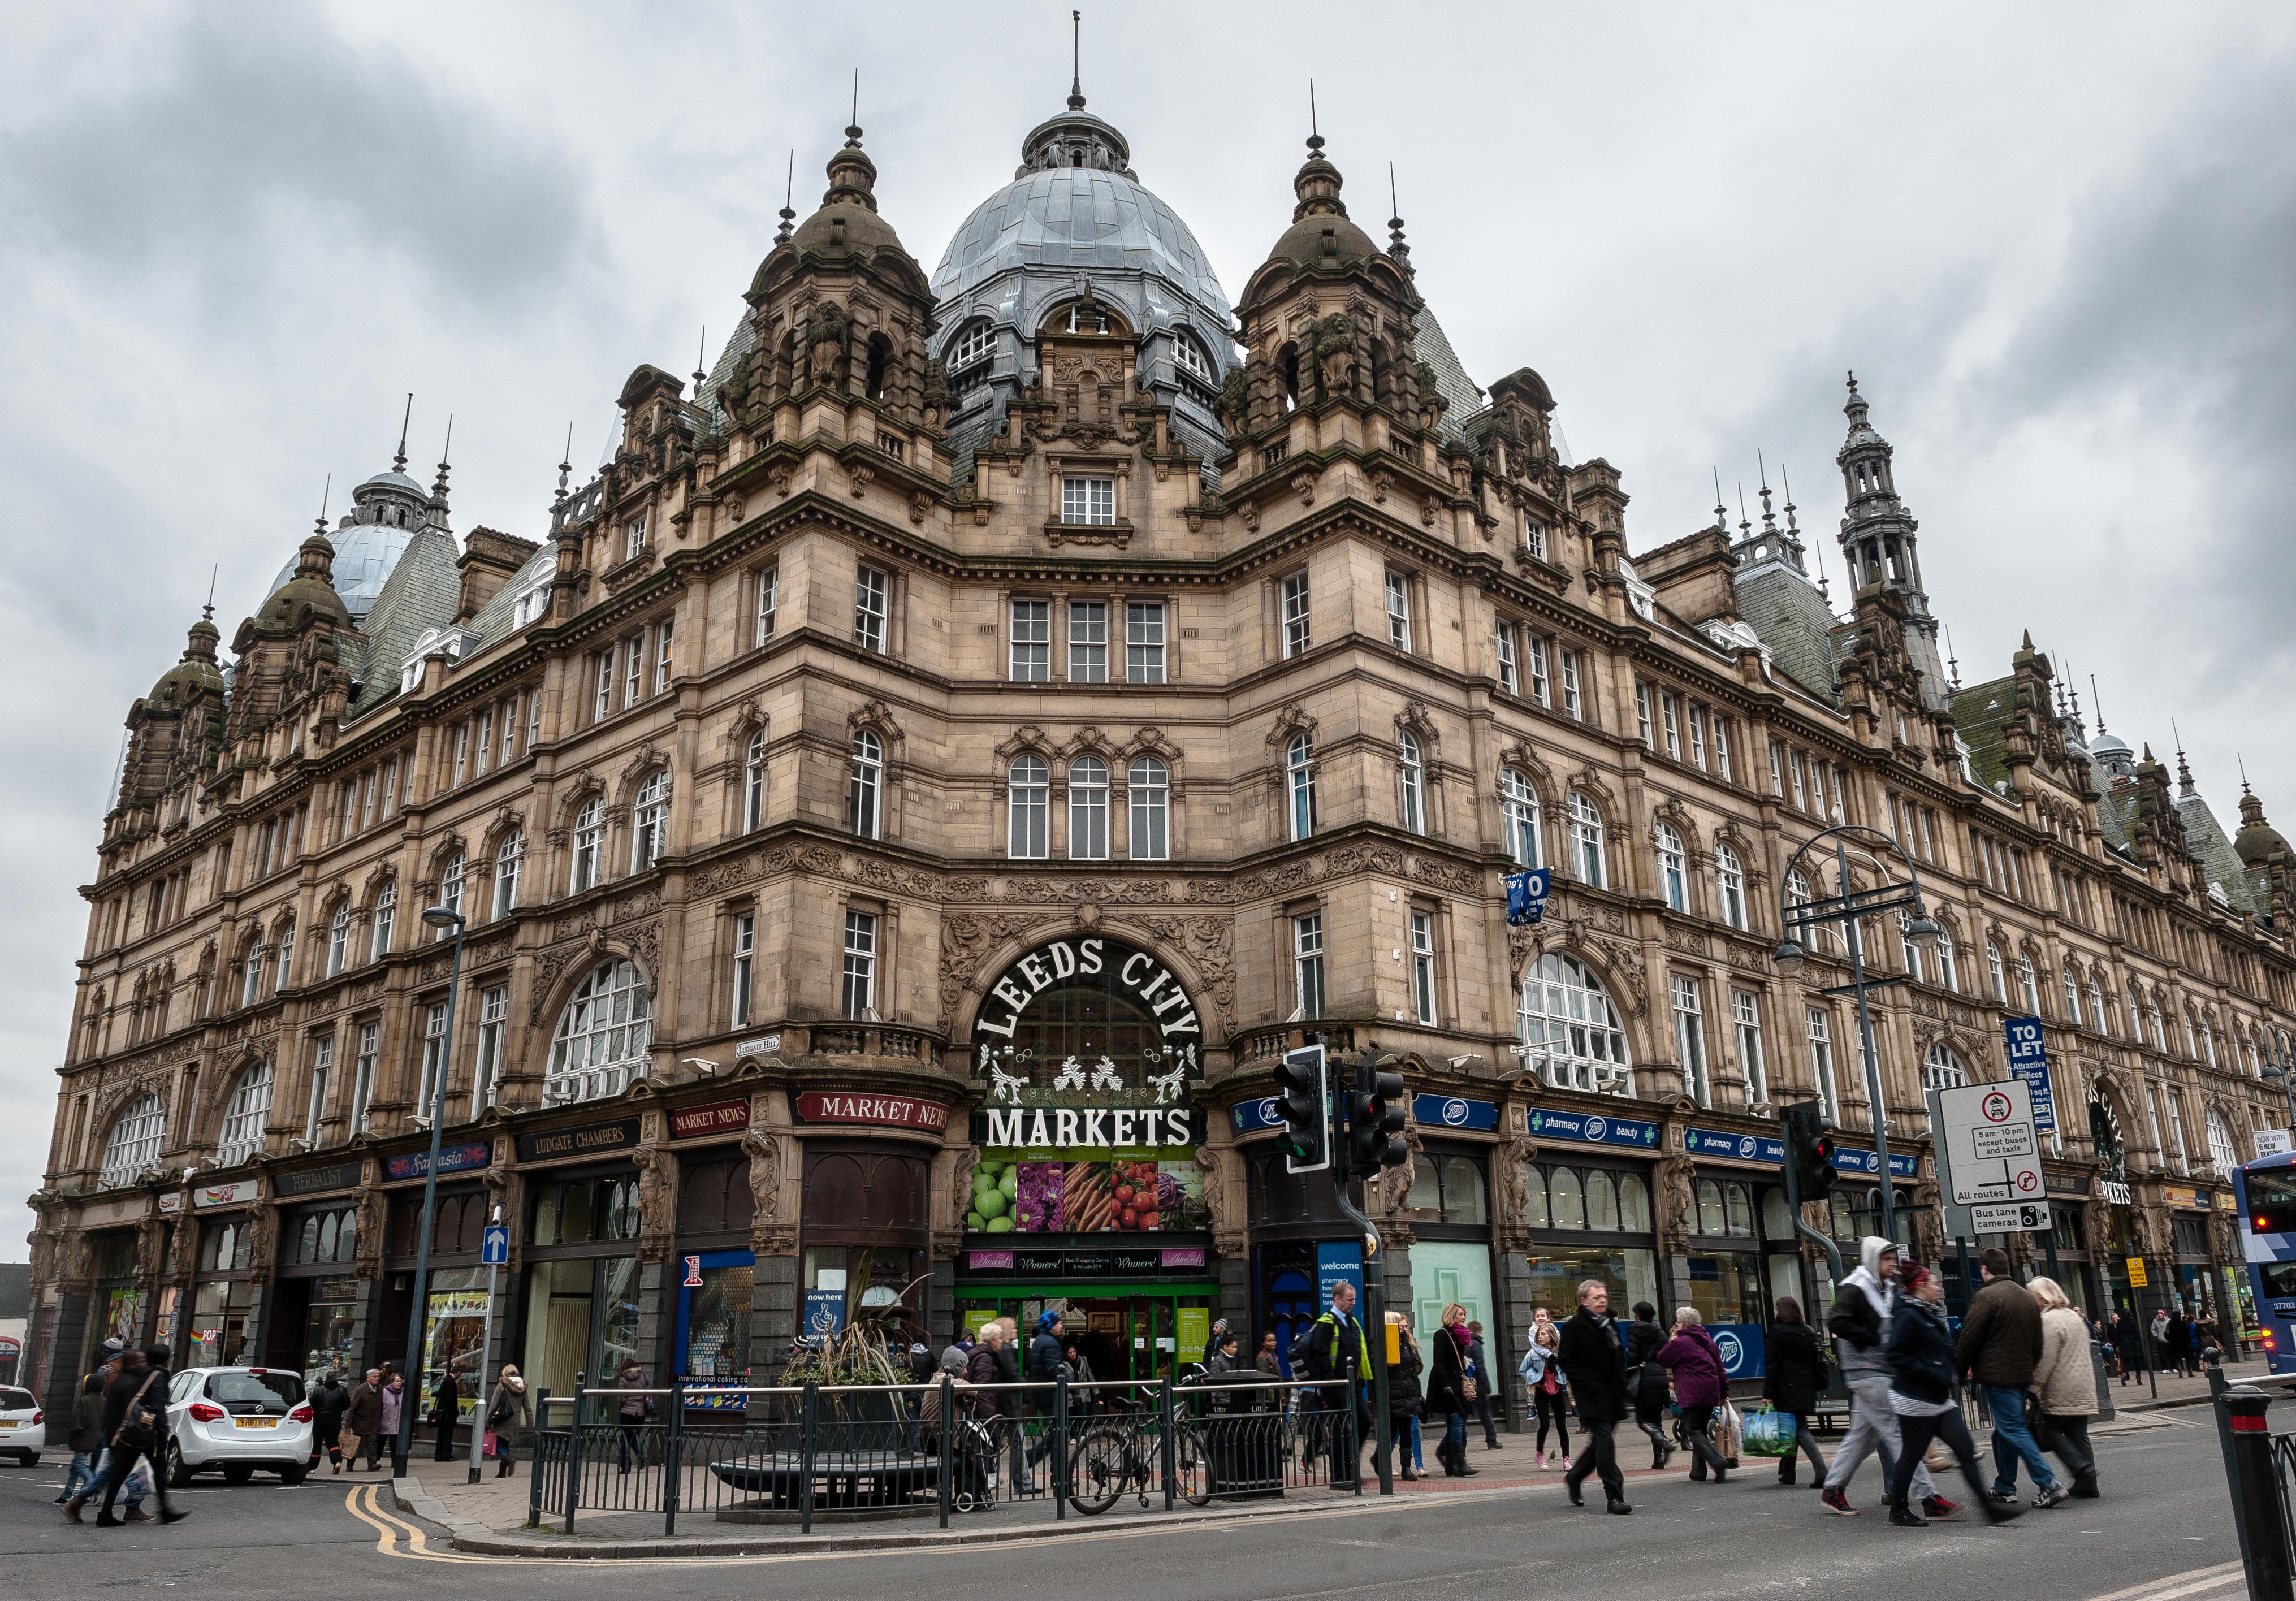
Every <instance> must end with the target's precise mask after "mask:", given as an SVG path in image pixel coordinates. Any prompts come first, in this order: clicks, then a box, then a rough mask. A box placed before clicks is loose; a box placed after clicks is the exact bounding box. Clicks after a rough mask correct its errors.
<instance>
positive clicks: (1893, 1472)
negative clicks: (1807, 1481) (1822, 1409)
mask: <svg viewBox="0 0 2296 1601" xmlns="http://www.w3.org/2000/svg"><path fill="white" fill-rule="evenodd" d="M1845 1376H1846V1378H1847V1381H1848V1383H1849V1399H1850V1402H1851V1405H1850V1409H1849V1433H1847V1434H1844V1435H1843V1436H1842V1437H1841V1449H1839V1450H1837V1451H1835V1452H1834V1453H1833V1466H1832V1467H1830V1468H1828V1469H1827V1470H1826V1474H1825V1487H1826V1488H1827V1489H1828V1490H1840V1489H1841V1488H1843V1487H1844V1486H1845V1485H1847V1484H1848V1483H1849V1479H1850V1475H1851V1474H1855V1473H1856V1472H1857V1465H1858V1464H1859V1463H1861V1462H1863V1461H1865V1460H1866V1457H1867V1456H1868V1455H1870V1454H1872V1453H1874V1452H1876V1451H1878V1452H1879V1453H1881V1457H1882V1482H1883V1483H1884V1484H1887V1483H1889V1482H1891V1481H1892V1480H1894V1479H1895V1478H1896V1477H1897V1473H1898V1449H1899V1448H1898V1415H1897V1413H1895V1412H1894V1411H1892V1410H1891V1409H1890V1375H1888V1374H1886V1373H1874V1372H1872V1371H1870V1370H1869V1371H1866V1372H1864V1373H1858V1374H1854V1375H1845ZM1926 1438H1927V1436H1924V1439H1926ZM1914 1494H1915V1495H1916V1496H1918V1497H1920V1498H1922V1499H1923V1500H1927V1499H1929V1498H1930V1497H1931V1496H1933V1495H1935V1494H1937V1485H1936V1484H1935V1483H1934V1482H1931V1478H1930V1470H1929V1469H1928V1468H1927V1467H1926V1466H1923V1463H1922V1460H1921V1455H1920V1453H1919V1452H1915V1456H1914Z"/></svg>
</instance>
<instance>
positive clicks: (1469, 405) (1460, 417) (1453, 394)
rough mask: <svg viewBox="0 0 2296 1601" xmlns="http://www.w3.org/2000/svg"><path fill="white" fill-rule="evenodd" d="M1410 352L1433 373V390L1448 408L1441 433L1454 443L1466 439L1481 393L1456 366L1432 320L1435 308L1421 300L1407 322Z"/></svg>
mask: <svg viewBox="0 0 2296 1601" xmlns="http://www.w3.org/2000/svg"><path fill="white" fill-rule="evenodd" d="M1411 329H1412V341H1411V342H1412V348H1413V349H1415V350H1417V351H1418V353H1419V359H1420V360H1422V361H1423V362H1425V363H1426V364H1427V365H1429V366H1431V367H1433V368H1434V369H1435V389H1436V391H1437V392H1438V393H1439V394H1440V395H1441V396H1442V397H1443V398H1445V399H1446V400H1448V401H1449V402H1450V403H1451V405H1450V407H1449V409H1447V411H1445V412H1444V414H1443V427H1442V433H1443V437H1444V438H1445V439H1449V440H1452V441H1454V442H1456V441H1457V440H1460V439H1465V438H1466V437H1467V425H1468V424H1469V423H1472V422H1473V421H1474V419H1475V418H1476V416H1477V415H1479V414H1480V412H1481V411H1482V409H1483V391H1482V390H1480V388H1478V387H1477V386H1476V383H1475V381H1474V380H1473V379H1472V378H1470V377H1468V376H1467V369H1466V368H1465V367H1464V366H1463V365H1461V364H1460V361H1459V353H1458V352H1457V351H1456V350H1454V349H1451V336H1450V335H1449V334H1447V333H1444V332H1443V324H1441V323H1439V322H1437V321H1436V320H1435V308H1433V307H1432V306H1430V305H1428V304H1427V303H1426V302H1425V301H1424V300H1423V301H1421V302H1420V304H1419V309H1418V310H1417V311H1416V312H1415V313H1414V314H1413V316H1412V318H1411Z"/></svg>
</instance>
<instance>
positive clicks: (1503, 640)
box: [1493, 617, 1522, 695]
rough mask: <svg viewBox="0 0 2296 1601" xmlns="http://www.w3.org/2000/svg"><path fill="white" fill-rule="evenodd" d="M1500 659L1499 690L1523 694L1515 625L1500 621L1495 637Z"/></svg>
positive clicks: (1503, 619)
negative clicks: (1515, 644)
mask: <svg viewBox="0 0 2296 1601" xmlns="http://www.w3.org/2000/svg"><path fill="white" fill-rule="evenodd" d="M1493 639H1494V643H1495V644H1496V645H1497V650H1498V657H1499V688H1500V689H1501V690H1503V691H1504V692H1505V693H1506V694H1511V695H1512V694H1521V693H1522V677H1521V671H1520V670H1519V669H1518V668H1517V667H1516V664H1515V655H1514V624H1513V623H1511V622H1509V621H1508V620H1506V619H1505V618H1504V617H1502V618H1500V619H1499V622H1498V629H1497V633H1496V634H1495V635H1494V636H1493Z"/></svg>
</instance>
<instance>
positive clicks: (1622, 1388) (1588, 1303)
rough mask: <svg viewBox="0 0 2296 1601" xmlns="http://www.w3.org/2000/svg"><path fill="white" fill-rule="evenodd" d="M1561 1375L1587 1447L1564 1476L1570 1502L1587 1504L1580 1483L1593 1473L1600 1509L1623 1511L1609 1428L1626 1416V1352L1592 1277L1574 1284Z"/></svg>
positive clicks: (1623, 1491) (1607, 1296)
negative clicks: (1575, 1299) (1575, 1302)
mask: <svg viewBox="0 0 2296 1601" xmlns="http://www.w3.org/2000/svg"><path fill="white" fill-rule="evenodd" d="M1555 1359H1556V1360H1557V1361H1559V1362H1561V1363H1562V1376H1563V1378H1564V1379H1565V1380H1566V1381H1567V1382H1568V1383H1570V1393H1571V1395H1572V1396H1573V1397H1575V1398H1576V1399H1577V1400H1578V1402H1579V1422H1580V1423H1581V1424H1584V1425H1585V1426H1586V1430H1587V1445H1586V1449H1583V1450H1581V1451H1580V1452H1579V1460H1578V1461H1576V1462H1574V1463H1572V1464H1571V1465H1570V1472H1569V1473H1568V1474H1564V1475H1563V1480H1562V1482H1563V1485H1564V1487H1565V1488H1566V1489H1568V1490H1570V1504H1571V1505H1572V1506H1573V1507H1583V1506H1585V1505H1586V1504H1587V1503H1586V1502H1585V1500H1584V1499H1582V1498H1580V1496H1579V1486H1580V1485H1581V1484H1583V1483H1585V1482H1587V1474H1589V1473H1594V1474H1599V1475H1601V1477H1602V1481H1603V1510H1604V1511H1606V1512H1616V1513H1620V1514H1625V1513H1628V1512H1632V1511H1633V1510H1634V1508H1633V1507H1629V1506H1628V1505H1627V1481H1626V1479H1625V1477H1624V1476H1623V1475H1622V1474H1620V1472H1619V1457H1618V1449H1617V1448H1616V1446H1615V1445H1613V1444H1612V1442H1611V1430H1612V1429H1614V1428H1616V1427H1617V1426H1618V1423H1619V1420H1620V1418H1622V1417H1624V1416H1626V1415H1627V1354H1626V1352H1625V1351H1624V1350H1623V1349H1621V1348H1620V1344H1619V1330H1618V1326H1617V1325H1616V1324H1615V1323H1614V1322H1613V1321H1612V1320H1611V1291H1610V1286H1608V1285H1605V1284H1603V1281H1602V1280H1601V1279H1599V1278H1590V1279H1587V1281H1586V1282H1585V1283H1583V1284H1581V1285H1579V1310H1578V1311H1576V1312H1575V1313H1573V1314H1572V1315H1571V1317H1570V1319H1569V1320H1568V1321H1567V1322H1565V1323H1564V1324H1563V1326H1562V1344H1561V1346H1560V1347H1559V1348H1558V1349H1557V1350H1556V1351H1555Z"/></svg>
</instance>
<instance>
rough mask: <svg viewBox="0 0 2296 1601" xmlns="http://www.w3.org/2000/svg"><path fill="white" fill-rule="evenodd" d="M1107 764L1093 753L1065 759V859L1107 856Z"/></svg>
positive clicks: (1088, 859) (1092, 859) (1102, 858)
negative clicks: (1066, 838) (1067, 806)
mask: <svg viewBox="0 0 2296 1601" xmlns="http://www.w3.org/2000/svg"><path fill="white" fill-rule="evenodd" d="M1108 778H1109V775H1108V764H1107V763H1106V762H1104V761H1103V760H1101V759H1100V758H1099V757H1097V756H1078V757H1076V758H1074V759H1071V760H1070V762H1069V772H1068V790H1069V860H1070V861H1072V862H1104V861H1106V860H1107V859H1108Z"/></svg>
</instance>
